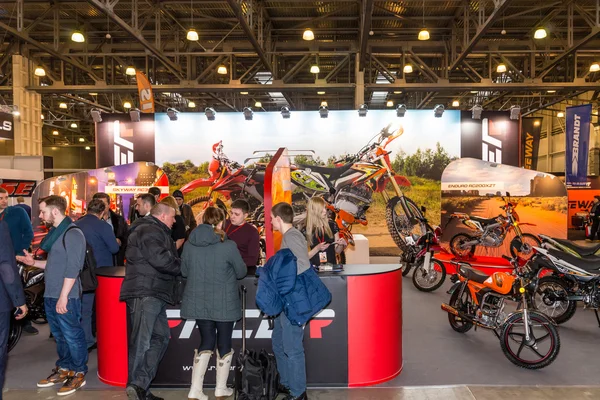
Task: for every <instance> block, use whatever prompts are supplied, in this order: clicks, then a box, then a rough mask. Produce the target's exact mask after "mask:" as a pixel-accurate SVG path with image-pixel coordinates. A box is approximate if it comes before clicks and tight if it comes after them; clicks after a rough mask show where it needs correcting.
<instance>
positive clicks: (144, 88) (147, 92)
mask: <svg viewBox="0 0 600 400" xmlns="http://www.w3.org/2000/svg"><path fill="white" fill-rule="evenodd" d="M135 80H136V81H137V87H138V94H139V96H140V111H141V112H143V113H153V112H154V94H153V93H152V85H151V84H150V81H148V78H147V77H146V75H145V74H144V73H143V72H140V71H136V72H135Z"/></svg>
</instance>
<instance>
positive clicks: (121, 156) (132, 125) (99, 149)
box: [96, 114, 155, 168]
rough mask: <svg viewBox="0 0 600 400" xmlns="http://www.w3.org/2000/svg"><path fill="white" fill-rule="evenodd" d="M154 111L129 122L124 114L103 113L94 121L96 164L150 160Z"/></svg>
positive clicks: (102, 165)
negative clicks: (96, 121)
mask: <svg viewBox="0 0 600 400" xmlns="http://www.w3.org/2000/svg"><path fill="white" fill-rule="evenodd" d="M154 152H155V149H154V114H141V116H140V121H139V122H132V121H131V119H130V118H129V116H128V115H126V114H103V115H102V122H99V123H97V124H96V167H97V168H104V167H112V166H113V165H123V164H130V163H132V162H136V161H147V162H154Z"/></svg>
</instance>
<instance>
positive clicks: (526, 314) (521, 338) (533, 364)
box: [442, 256, 560, 369]
mask: <svg viewBox="0 0 600 400" xmlns="http://www.w3.org/2000/svg"><path fill="white" fill-rule="evenodd" d="M502 257H503V258H505V259H507V260H509V261H510V263H511V264H512V265H513V267H514V270H513V272H512V273H508V272H494V273H493V274H492V275H491V276H488V275H487V274H484V273H482V272H480V271H478V270H476V269H475V268H473V267H471V265H470V264H468V263H465V262H452V263H453V264H455V265H456V272H457V273H456V274H455V275H453V276H452V277H451V278H450V280H451V281H452V282H454V285H453V286H452V287H451V288H450V290H449V291H448V293H451V296H450V301H449V304H442V310H444V311H446V312H447V313H448V322H449V323H450V326H451V327H452V329H454V330H455V331H456V332H459V333H466V332H468V331H469V330H470V329H471V328H473V327H475V329H477V327H481V328H484V329H489V330H492V331H493V332H494V334H495V335H496V336H497V337H498V339H500V347H501V348H502V352H503V353H504V355H505V356H506V358H508V360H509V361H510V362H512V363H513V364H515V365H517V366H519V367H522V368H527V369H540V368H544V367H547V366H548V365H550V364H551V363H552V362H553V361H554V360H555V359H556V357H557V356H558V352H559V350H560V337H559V336H558V331H557V329H556V327H555V324H554V322H553V321H552V320H551V319H550V318H548V317H547V316H545V315H544V314H541V313H539V312H536V311H530V310H529V304H528V298H530V297H531V293H532V292H534V290H535V284H534V283H532V279H533V278H534V277H535V274H534V273H533V272H532V271H531V269H530V267H529V263H531V261H527V262H525V260H523V259H519V258H516V257H513V258H512V259H511V258H509V257H507V256H502ZM506 300H508V301H511V302H516V303H518V306H517V311H515V312H512V313H510V314H508V315H506V314H505V312H504V306H505V304H504V303H505V301H506Z"/></svg>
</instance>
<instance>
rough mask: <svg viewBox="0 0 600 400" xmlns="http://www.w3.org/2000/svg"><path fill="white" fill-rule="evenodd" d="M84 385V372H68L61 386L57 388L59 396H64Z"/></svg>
mask: <svg viewBox="0 0 600 400" xmlns="http://www.w3.org/2000/svg"><path fill="white" fill-rule="evenodd" d="M83 386H85V374H84V373H83V372H77V373H75V372H74V371H70V372H69V377H68V378H67V380H66V381H65V383H64V384H63V386H62V387H61V388H60V389H58V393H57V394H58V395H59V396H66V395H68V394H71V393H75V391H76V390H78V389H80V388H82V387H83Z"/></svg>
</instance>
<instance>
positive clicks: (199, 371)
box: [188, 350, 212, 400]
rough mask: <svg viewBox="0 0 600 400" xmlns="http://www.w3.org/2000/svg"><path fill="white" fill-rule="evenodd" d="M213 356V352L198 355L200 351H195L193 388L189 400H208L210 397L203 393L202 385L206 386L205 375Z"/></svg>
mask: <svg viewBox="0 0 600 400" xmlns="http://www.w3.org/2000/svg"><path fill="white" fill-rule="evenodd" d="M211 356H212V351H203V352H201V353H200V354H198V350H194V366H193V369H192V387H191V388H190V392H189V393H188V399H189V400H208V396H206V395H205V394H204V393H202V385H203V384H204V374H205V373H206V369H207V368H208V362H209V361H210V357H211Z"/></svg>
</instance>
